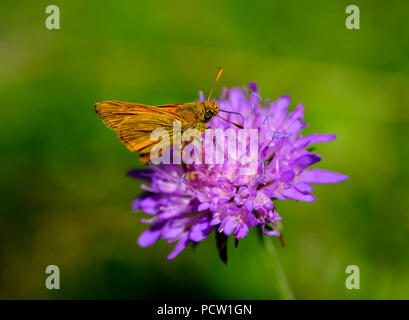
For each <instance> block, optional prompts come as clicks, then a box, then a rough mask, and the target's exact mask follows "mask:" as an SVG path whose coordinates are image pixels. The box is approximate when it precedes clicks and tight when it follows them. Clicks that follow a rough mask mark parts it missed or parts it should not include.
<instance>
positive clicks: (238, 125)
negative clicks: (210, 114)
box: [216, 114, 243, 129]
mask: <svg viewBox="0 0 409 320" xmlns="http://www.w3.org/2000/svg"><path fill="white" fill-rule="evenodd" d="M216 116H218V117H219V118H220V119H222V120H224V121H226V122H228V123H231V124H234V125H235V126H236V127H237V128H240V129H243V126H242V125H241V124H238V123H235V122H233V121H229V120H227V119H225V118H222V117H221V116H219V115H218V114H216Z"/></svg>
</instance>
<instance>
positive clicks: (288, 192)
mask: <svg viewBox="0 0 409 320" xmlns="http://www.w3.org/2000/svg"><path fill="white" fill-rule="evenodd" d="M282 194H283V195H284V196H286V197H287V198H288V199H293V200H299V201H305V202H313V201H315V200H316V199H315V197H314V196H313V195H312V194H305V193H301V192H299V191H298V190H297V189H295V188H288V189H285V190H283V191H282Z"/></svg>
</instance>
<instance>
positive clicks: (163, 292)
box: [0, 0, 409, 299]
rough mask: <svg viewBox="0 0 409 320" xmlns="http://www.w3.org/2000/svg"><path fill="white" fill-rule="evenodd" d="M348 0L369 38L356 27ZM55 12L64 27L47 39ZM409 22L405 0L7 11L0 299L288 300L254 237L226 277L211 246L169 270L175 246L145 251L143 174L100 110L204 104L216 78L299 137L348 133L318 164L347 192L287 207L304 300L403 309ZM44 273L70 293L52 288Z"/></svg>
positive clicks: (0, 11) (296, 284) (3, 25)
mask: <svg viewBox="0 0 409 320" xmlns="http://www.w3.org/2000/svg"><path fill="white" fill-rule="evenodd" d="M350 2H353V3H352V4H356V5H358V6H359V8H360V10H361V29H360V30H352V31H351V30H347V29H346V27H345V19H346V17H347V15H346V14H345V8H346V6H347V5H349V4H351V3H350ZM49 4H55V5H58V6H59V8H60V10H61V29H60V30H47V29H46V28H45V26H44V21H45V18H46V14H45V8H46V6H47V5H49ZM408 12H409V2H404V1H396V0H394V1H387V2H380V1H379V2H375V1H370V0H366V1H344V0H336V1H318V0H312V1H301V0H299V1H294V0H275V1H256V2H253V1H238V0H235V1H233V0H224V1H215V0H209V1H200V2H199V1H131V0H127V1H112V0H109V1H96V0H88V1H78V0H75V1H61V0H56V1H52V2H51V3H50V2H49V1H43V0H40V1H12V2H10V1H3V2H1V3H0V64H1V65H0V97H1V107H0V108H1V114H2V125H1V130H0V141H1V157H0V181H1V184H0V199H1V209H0V211H1V215H0V298H24V299H28V298H36V299H47V298H51V299H63V298H64V299H71V298H81V299H82V298H95V299H99V298H141V299H143V298H159V297H160V298H224V299H235V298H245V299H274V298H277V297H279V293H278V292H277V288H276V287H275V285H274V283H275V282H274V279H271V273H270V272H269V269H268V266H267V263H266V261H265V260H264V258H263V252H262V248H261V246H260V244H259V242H258V239H257V236H256V235H255V232H254V231H253V232H251V233H250V234H249V236H248V237H246V238H245V240H243V241H241V242H240V245H239V247H238V249H236V250H235V249H234V248H233V247H229V259H230V265H229V267H225V266H224V265H223V264H222V263H221V262H220V261H219V260H218V257H217V254H216V250H215V240H214V235H213V234H211V235H210V236H209V238H208V239H206V240H205V241H204V242H203V243H201V245H199V246H198V247H197V248H195V249H194V250H193V249H192V248H188V249H187V250H186V251H184V252H183V253H182V254H181V255H180V256H178V257H177V258H176V259H175V260H173V261H167V260H166V255H167V254H168V252H170V250H171V249H172V246H173V245H168V244H167V243H166V242H165V241H160V242H158V243H156V244H155V245H154V246H152V247H150V248H145V249H142V248H139V247H138V246H137V244H136V238H137V237H138V235H139V234H140V233H141V232H142V231H143V229H144V228H145V226H144V225H141V224H139V219H140V218H141V217H142V216H143V215H142V213H133V212H131V210H130V203H131V200H132V199H133V197H134V196H136V195H137V194H139V193H140V189H139V183H138V182H136V181H133V180H131V179H129V178H127V177H125V173H126V171H127V170H128V169H130V168H133V167H136V166H138V165H140V163H139V162H138V160H137V156H136V154H132V153H130V152H128V151H127V150H126V148H124V147H123V145H121V144H120V143H119V142H118V141H117V139H116V137H115V135H114V134H113V132H111V131H110V130H108V129H107V128H105V127H104V126H103V124H102V123H101V121H100V120H99V119H98V118H97V116H96V115H95V114H94V112H93V109H92V106H93V104H94V103H95V102H97V101H102V100H107V99H116V100H124V101H134V102H141V103H146V104H163V103H174V102H189V101H194V100H196V99H197V96H198V95H197V93H198V91H199V90H204V91H205V92H207V91H208V90H209V89H210V86H211V83H212V81H213V79H214V76H215V73H216V71H217V67H218V66H223V67H224V73H223V76H222V78H221V81H220V83H221V84H222V85H225V86H227V87H231V86H244V85H246V84H247V83H248V82H249V81H256V82H258V83H259V85H260V89H261V95H262V96H263V97H270V98H273V99H275V98H277V97H278V96H280V95H281V94H283V93H289V94H291V96H292V101H293V106H294V105H295V104H296V103H298V102H303V103H304V104H305V106H306V121H307V122H309V123H310V125H309V127H307V129H306V130H305V133H312V132H318V133H335V134H337V135H338V139H337V140H336V141H335V142H332V143H328V144H322V145H319V146H318V148H317V152H318V153H320V154H321V155H323V161H322V162H321V163H320V164H319V165H317V167H320V168H325V169H329V170H334V171H338V172H341V173H344V174H347V175H349V176H350V180H348V181H346V182H343V183H340V184H336V185H321V186H317V187H316V188H315V191H314V194H315V195H316V197H317V199H318V200H317V201H316V202H315V203H301V202H295V201H284V202H279V203H277V207H278V210H279V212H280V214H281V215H282V217H283V223H284V228H285V239H286V247H285V248H281V247H279V248H278V254H279V256H280V257H281V261H282V265H283V268H284V269H285V271H286V273H287V276H288V279H289V282H290V285H291V287H292V289H293V291H294V294H295V297H296V298H299V299H390V298H396V299H404V298H405V299H408V298H409V210H408V209H409V197H408V194H409V185H408V183H409V170H408V163H409V161H408V160H409V154H408V153H409V143H408V141H409V140H408V138H409V134H408V123H409V112H408V106H409V38H408V34H409V32H408V31H409V30H408V29H409V19H408ZM220 87H221V86H220V85H219V86H218V88H217V90H216V91H220ZM274 242H275V244H276V246H278V241H277V239H274ZM230 245H232V243H230ZM50 264H55V265H58V266H59V267H60V270H61V290H59V291H49V290H47V289H46V288H45V286H44V281H45V278H46V275H45V273H44V272H45V268H46V266H47V265H50ZM350 264H355V265H358V266H359V267H360V270H361V289H360V290H358V291H353V290H352V291H350V290H347V289H346V288H345V278H346V274H345V268H346V266H347V265H350Z"/></svg>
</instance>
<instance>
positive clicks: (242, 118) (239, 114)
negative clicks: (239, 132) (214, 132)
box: [219, 109, 244, 123]
mask: <svg viewBox="0 0 409 320" xmlns="http://www.w3.org/2000/svg"><path fill="white" fill-rule="evenodd" d="M219 111H220V112H226V113H233V114H237V115H238V116H240V117H241V120H243V123H244V117H243V115H242V114H241V113H238V112H234V111H227V110H221V109H219Z"/></svg>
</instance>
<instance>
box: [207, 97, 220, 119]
mask: <svg viewBox="0 0 409 320" xmlns="http://www.w3.org/2000/svg"><path fill="white" fill-rule="evenodd" d="M204 106H205V112H204V121H205V122H208V121H209V120H210V119H212V118H213V117H214V116H215V115H217V114H218V113H219V106H218V105H217V102H216V100H209V101H204Z"/></svg>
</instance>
